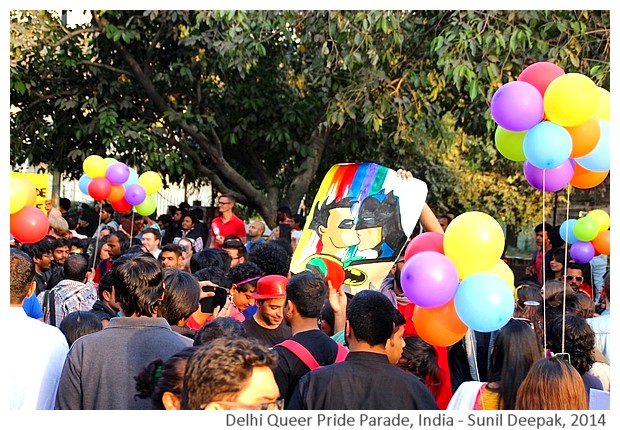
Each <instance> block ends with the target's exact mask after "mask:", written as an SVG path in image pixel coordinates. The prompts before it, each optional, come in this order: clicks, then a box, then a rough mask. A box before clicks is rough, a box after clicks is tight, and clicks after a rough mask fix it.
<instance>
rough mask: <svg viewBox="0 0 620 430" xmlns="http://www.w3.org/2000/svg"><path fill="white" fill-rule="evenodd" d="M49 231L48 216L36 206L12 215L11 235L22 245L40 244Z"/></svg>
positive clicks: (26, 207)
mask: <svg viewBox="0 0 620 430" xmlns="http://www.w3.org/2000/svg"><path fill="white" fill-rule="evenodd" d="M49 229H50V223H49V219H48V218H47V215H45V214H44V213H43V211H42V210H41V209H38V208H36V207H34V206H24V207H23V208H22V210H20V211H19V212H15V213H14V214H11V234H12V235H13V237H14V238H15V239H17V240H18V241H20V242H21V243H34V242H38V241H40V240H41V239H43V238H44V237H45V236H46V235H47V232H48V231H49Z"/></svg>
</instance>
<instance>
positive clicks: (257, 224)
mask: <svg viewBox="0 0 620 430" xmlns="http://www.w3.org/2000/svg"><path fill="white" fill-rule="evenodd" d="M264 233H265V224H264V223H263V222H262V221H258V220H257V221H252V223H251V224H250V226H249V227H248V236H249V237H250V240H255V239H258V238H259V237H261V236H262V235H263V234H264Z"/></svg>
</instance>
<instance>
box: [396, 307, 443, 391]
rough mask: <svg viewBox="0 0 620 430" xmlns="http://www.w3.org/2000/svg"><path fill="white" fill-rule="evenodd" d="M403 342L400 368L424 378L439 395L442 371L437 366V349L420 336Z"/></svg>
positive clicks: (406, 337) (405, 338) (405, 339)
mask: <svg viewBox="0 0 620 430" xmlns="http://www.w3.org/2000/svg"><path fill="white" fill-rule="evenodd" d="M399 313H400V312H399ZM403 340H404V341H405V347H404V348H403V353H402V355H401V357H400V360H399V361H398V367H400V368H401V369H403V370H404V371H406V372H409V373H413V374H414V375H416V376H418V377H419V378H422V380H424V383H425V384H426V386H427V387H428V388H429V389H430V390H431V393H433V395H437V394H439V390H440V385H441V379H440V378H441V376H440V375H441V369H440V368H439V365H438V364H437V351H435V347H434V346H433V345H431V344H430V343H427V342H425V341H424V340H423V339H422V338H420V337H419V336H405V337H403Z"/></svg>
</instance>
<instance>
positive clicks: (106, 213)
mask: <svg viewBox="0 0 620 430" xmlns="http://www.w3.org/2000/svg"><path fill="white" fill-rule="evenodd" d="M99 213H100V214H101V221H103V222H105V223H108V222H110V221H112V217H113V216H114V208H113V207H112V205H111V204H110V203H104V204H103V205H101V209H100V210H99Z"/></svg>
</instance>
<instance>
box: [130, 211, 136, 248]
mask: <svg viewBox="0 0 620 430" xmlns="http://www.w3.org/2000/svg"><path fill="white" fill-rule="evenodd" d="M135 215H136V214H135V212H134V211H133V208H131V227H130V228H129V247H130V248H131V245H133V219H134V216H135Z"/></svg>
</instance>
